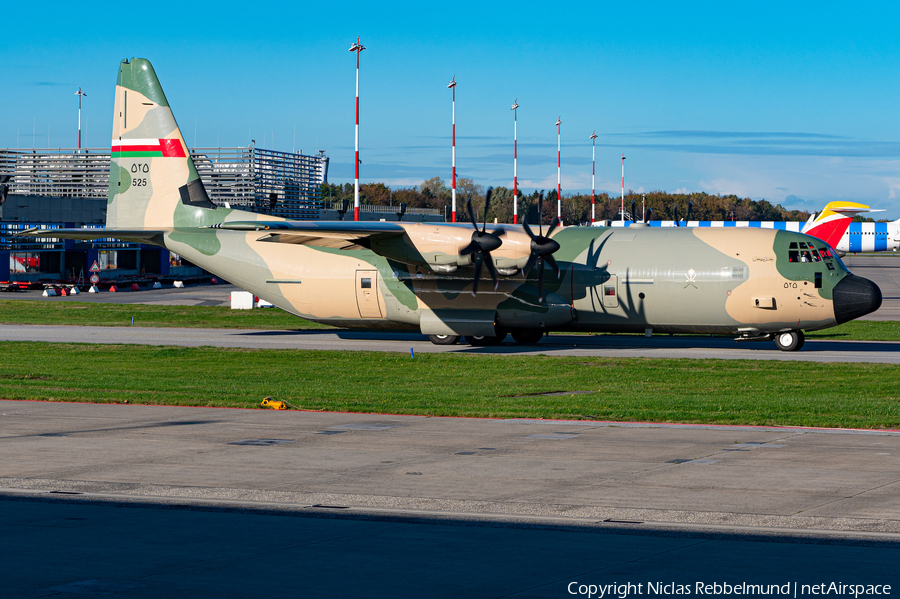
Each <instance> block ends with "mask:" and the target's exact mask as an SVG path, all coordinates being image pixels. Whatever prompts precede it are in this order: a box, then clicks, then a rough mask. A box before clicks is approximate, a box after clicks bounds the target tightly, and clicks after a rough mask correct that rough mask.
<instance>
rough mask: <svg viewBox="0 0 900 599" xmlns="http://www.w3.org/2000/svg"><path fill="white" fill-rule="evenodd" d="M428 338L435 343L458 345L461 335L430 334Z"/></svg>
mask: <svg viewBox="0 0 900 599" xmlns="http://www.w3.org/2000/svg"><path fill="white" fill-rule="evenodd" d="M428 340H429V341H431V342H432V343H434V344H435V345H456V342H457V341H459V335H428Z"/></svg>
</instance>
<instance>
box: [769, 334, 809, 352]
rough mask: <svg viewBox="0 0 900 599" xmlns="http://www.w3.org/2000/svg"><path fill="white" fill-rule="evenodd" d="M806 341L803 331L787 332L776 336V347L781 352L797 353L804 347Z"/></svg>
mask: <svg viewBox="0 0 900 599" xmlns="http://www.w3.org/2000/svg"><path fill="white" fill-rule="evenodd" d="M805 340H806V338H805V337H804V336H803V331H787V332H785V333H776V334H775V345H776V346H777V347H778V349H780V350H781V351H797V350H799V349H800V348H801V347H803V342H804V341H805Z"/></svg>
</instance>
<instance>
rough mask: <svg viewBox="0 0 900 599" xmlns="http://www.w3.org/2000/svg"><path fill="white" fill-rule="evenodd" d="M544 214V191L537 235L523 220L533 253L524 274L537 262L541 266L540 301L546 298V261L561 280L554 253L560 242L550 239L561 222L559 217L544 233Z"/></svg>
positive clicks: (540, 201)
mask: <svg viewBox="0 0 900 599" xmlns="http://www.w3.org/2000/svg"><path fill="white" fill-rule="evenodd" d="M543 214H544V193H543V192H541V195H540V196H538V215H539V216H538V234H537V235H535V234H534V232H533V231H532V230H531V227H529V226H528V222H527V221H523V222H522V226H523V227H524V229H525V232H526V233H528V236H529V237H531V255H530V256H529V257H528V262H527V263H526V264H525V268H523V269H522V275H523V276H525V277H527V276H528V273H529V272H531V269H532V268H534V266H535V264H537V265H538V266H539V268H538V301H541V300H543V299H544V262H546V263H547V264H549V265H550V266H551V267H552V268H553V270H555V271H556V278H557V280H559V266H558V265H557V264H556V260H554V259H553V256H552V254H553V253H554V252H556V250H558V249H559V243H557V242H556V241H554V240H552V239H550V234H551V233H553V229H555V228H556V226H557V225H558V224H559V219H558V218H557V219H555V220H554V221H553V223H552V224H551V225H550V228H549V229H547V235H546V236H545V235H544V231H543V226H542V225H541V217H542V216H543Z"/></svg>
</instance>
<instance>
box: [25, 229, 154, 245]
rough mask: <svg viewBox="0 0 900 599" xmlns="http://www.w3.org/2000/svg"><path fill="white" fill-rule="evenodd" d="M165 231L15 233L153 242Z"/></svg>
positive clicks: (33, 230) (50, 230) (82, 230)
mask: <svg viewBox="0 0 900 599" xmlns="http://www.w3.org/2000/svg"><path fill="white" fill-rule="evenodd" d="M164 233H165V231H160V230H156V229H153V230H150V229H116V228H110V229H37V228H34V229H26V230H24V231H21V232H19V233H15V236H16V237H39V238H51V239H80V240H82V241H91V240H93V239H107V238H110V237H112V238H114V239H124V240H127V241H136V242H140V243H152V241H151V240H153V239H155V238H157V237H161V236H162V235H163V234H164Z"/></svg>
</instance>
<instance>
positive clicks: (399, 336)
mask: <svg viewBox="0 0 900 599" xmlns="http://www.w3.org/2000/svg"><path fill="white" fill-rule="evenodd" d="M238 334H239V335H244V336H248V337H288V336H302V337H306V336H336V337H337V338H338V339H342V340H348V341H366V340H368V341H403V342H405V343H422V342H424V341H427V337H425V336H424V335H421V334H419V333H413V332H398V331H353V330H337V331H335V330H289V331H248V332H242V333H238ZM575 347H578V348H581V349H590V348H592V347H596V348H598V349H600V348H603V349H608V348H614V347H619V348H622V349H707V350H708V349H725V350H730V349H743V350H757V351H759V350H762V351H777V350H776V349H775V348H774V342H772V341H761V342H745V343H737V342H735V341H734V339H733V338H731V337H704V336H665V335H656V336H653V337H650V338H647V337H643V336H639V335H552V336H550V337H545V338H544V339H543V340H542V341H541V342H540V343H537V344H535V345H520V344H518V343H513V342H509V341H507V342H504V343H501V344H500V345H491V346H470V345H466V344H465V342H463V341H461V342H460V343H459V344H458V345H455V346H447V349H448V350H449V351H455V352H457V353H476V354H521V353H534V354H540V353H553V352H556V351H565V350H569V349H572V348H575ZM848 350H852V351H854V352H866V353H873V354H883V353H892V352H900V342H892V341H850V340H847V341H843V340H833V339H823V340H816V339H814V338H813V339H808V340H807V343H806V345H805V346H804V347H803V349H802V350H800V352H801V353H803V352H807V353H808V352H817V353H818V352H840V351H848Z"/></svg>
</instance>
